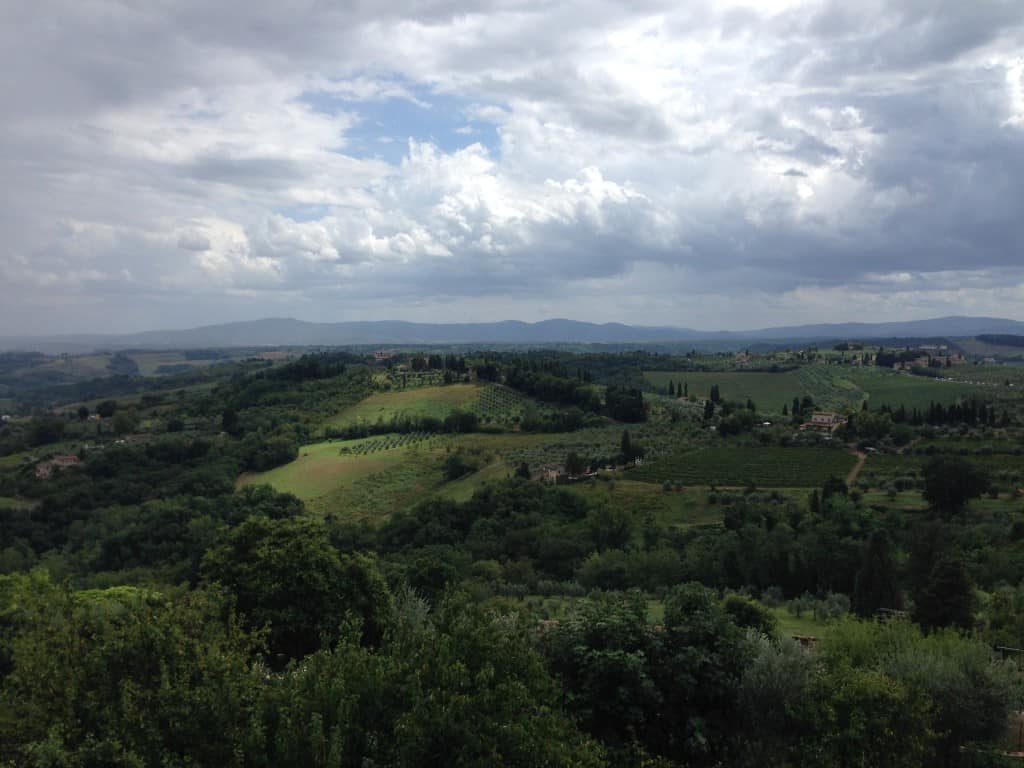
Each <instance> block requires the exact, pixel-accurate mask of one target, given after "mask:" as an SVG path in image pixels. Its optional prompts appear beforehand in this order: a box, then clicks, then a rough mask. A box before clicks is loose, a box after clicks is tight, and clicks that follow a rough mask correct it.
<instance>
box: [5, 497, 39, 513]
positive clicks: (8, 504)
mask: <svg viewBox="0 0 1024 768" xmlns="http://www.w3.org/2000/svg"><path fill="white" fill-rule="evenodd" d="M31 506H32V502H29V501H23V500H22V499H14V498H11V497H10V496H0V510H3V509H22V508H23V507H31Z"/></svg>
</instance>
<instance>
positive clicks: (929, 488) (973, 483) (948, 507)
mask: <svg viewBox="0 0 1024 768" xmlns="http://www.w3.org/2000/svg"><path fill="white" fill-rule="evenodd" d="M922 474H923V475H924V491H923V496H924V498H925V501H927V502H928V505H929V506H930V507H931V508H932V510H933V511H935V512H937V513H938V514H940V515H943V516H946V517H948V516H951V515H955V514H958V513H960V512H962V511H963V510H964V507H966V506H967V502H968V501H970V500H971V499H976V498H978V497H979V496H981V494H982V493H984V492H985V491H986V490H987V489H988V487H989V478H988V475H987V474H986V473H985V472H984V471H983V470H982V469H981V468H979V467H977V466H975V465H974V464H972V463H970V462H969V461H964V460H963V459H961V458H959V457H956V456H937V457H935V458H933V459H932V460H931V461H929V462H928V463H927V464H926V465H925V467H924V469H923V470H922Z"/></svg>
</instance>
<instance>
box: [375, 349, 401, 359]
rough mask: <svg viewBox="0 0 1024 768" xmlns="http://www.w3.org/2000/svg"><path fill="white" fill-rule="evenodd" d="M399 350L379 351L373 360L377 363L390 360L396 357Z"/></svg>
mask: <svg viewBox="0 0 1024 768" xmlns="http://www.w3.org/2000/svg"><path fill="white" fill-rule="evenodd" d="M397 351H398V350H395V349H378V350H376V351H375V352H374V353H373V359H374V360H376V361H377V362H380V361H382V360H390V359H391V358H392V357H394V356H395V354H396V353H397Z"/></svg>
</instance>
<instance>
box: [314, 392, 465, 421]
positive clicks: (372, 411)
mask: <svg viewBox="0 0 1024 768" xmlns="http://www.w3.org/2000/svg"><path fill="white" fill-rule="evenodd" d="M480 391H481V387H479V386H477V385H476V384H449V385H447V386H438V387H415V388H411V389H398V390H395V389H392V390H389V391H386V392H374V393H373V394H372V395H370V396H369V397H367V398H365V399H363V400H361V401H359V402H358V403H356V404H355V405H353V406H351V407H349V408H346V409H345V410H344V411H342V412H341V413H339V414H338V415H336V416H334V417H333V418H331V419H330V420H328V422H327V423H326V424H325V426H327V427H351V426H355V425H358V424H376V423H378V422H384V423H387V422H389V421H391V420H392V419H394V418H401V417H403V416H407V417H409V418H434V419H444V418H445V417H446V416H448V415H449V414H451V413H452V412H453V411H456V410H464V411H469V410H473V408H474V406H475V405H476V402H477V400H478V398H479V396H480Z"/></svg>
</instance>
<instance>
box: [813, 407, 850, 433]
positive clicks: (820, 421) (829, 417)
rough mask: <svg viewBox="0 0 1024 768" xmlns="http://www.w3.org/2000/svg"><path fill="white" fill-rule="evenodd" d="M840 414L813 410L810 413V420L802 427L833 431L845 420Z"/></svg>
mask: <svg viewBox="0 0 1024 768" xmlns="http://www.w3.org/2000/svg"><path fill="white" fill-rule="evenodd" d="M845 421H846V419H844V418H843V417H842V416H840V415H839V414H838V413H833V412H832V411H815V412H814V413H812V414H811V420H810V421H808V422H806V423H805V424H804V425H803V428H804V429H814V430H818V431H820V432H834V431H835V430H836V429H838V428H839V427H841V426H842V425H843V422H845Z"/></svg>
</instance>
